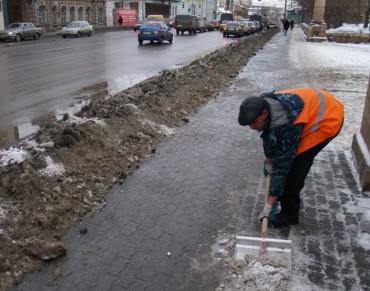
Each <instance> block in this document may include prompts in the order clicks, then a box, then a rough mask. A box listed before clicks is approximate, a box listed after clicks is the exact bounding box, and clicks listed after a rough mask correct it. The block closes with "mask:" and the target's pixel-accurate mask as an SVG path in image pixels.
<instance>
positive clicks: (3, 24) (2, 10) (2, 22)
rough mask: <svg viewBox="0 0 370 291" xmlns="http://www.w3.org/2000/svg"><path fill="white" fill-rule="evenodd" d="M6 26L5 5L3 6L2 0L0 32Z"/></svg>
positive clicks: (0, 0)
mask: <svg viewBox="0 0 370 291" xmlns="http://www.w3.org/2000/svg"><path fill="white" fill-rule="evenodd" d="M4 26H5V20H4V5H3V0H0V30H3V29H4Z"/></svg>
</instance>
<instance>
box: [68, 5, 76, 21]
mask: <svg viewBox="0 0 370 291" xmlns="http://www.w3.org/2000/svg"><path fill="white" fill-rule="evenodd" d="M74 20H75V8H74V7H71V9H70V10H69V21H74Z"/></svg>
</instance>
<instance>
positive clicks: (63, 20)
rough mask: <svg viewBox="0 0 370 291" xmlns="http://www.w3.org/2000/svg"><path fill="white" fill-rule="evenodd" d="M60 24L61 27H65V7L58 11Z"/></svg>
mask: <svg viewBox="0 0 370 291" xmlns="http://www.w3.org/2000/svg"><path fill="white" fill-rule="evenodd" d="M60 22H61V24H62V25H65V24H66V22H67V9H66V7H65V6H63V7H62V9H61V10H60Z"/></svg>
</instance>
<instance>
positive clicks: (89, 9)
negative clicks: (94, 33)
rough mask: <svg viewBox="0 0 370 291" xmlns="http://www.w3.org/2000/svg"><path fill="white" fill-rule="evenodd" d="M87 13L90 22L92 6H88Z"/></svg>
mask: <svg viewBox="0 0 370 291" xmlns="http://www.w3.org/2000/svg"><path fill="white" fill-rule="evenodd" d="M85 13H86V20H87V21H88V22H91V8H90V7H87V8H86V12H85Z"/></svg>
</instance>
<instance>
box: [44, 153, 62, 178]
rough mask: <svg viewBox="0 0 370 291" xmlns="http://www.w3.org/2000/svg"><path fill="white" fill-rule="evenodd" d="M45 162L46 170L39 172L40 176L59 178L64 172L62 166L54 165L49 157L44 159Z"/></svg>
mask: <svg viewBox="0 0 370 291" xmlns="http://www.w3.org/2000/svg"><path fill="white" fill-rule="evenodd" d="M45 162H46V164H47V166H46V168H44V169H41V170H40V171H39V173H40V174H41V175H42V176H49V177H52V176H59V175H62V174H63V173H64V172H65V169H64V166H63V164H58V163H54V161H53V159H52V158H51V157H49V156H48V157H45Z"/></svg>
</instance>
